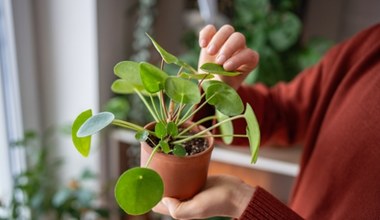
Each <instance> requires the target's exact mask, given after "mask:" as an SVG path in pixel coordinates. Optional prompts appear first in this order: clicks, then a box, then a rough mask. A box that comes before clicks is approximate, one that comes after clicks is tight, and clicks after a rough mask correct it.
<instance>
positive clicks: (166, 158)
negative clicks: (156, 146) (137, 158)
mask: <svg viewBox="0 0 380 220" xmlns="http://www.w3.org/2000/svg"><path fill="white" fill-rule="evenodd" d="M189 124H190V123H185V124H184V127H187V126H189ZM154 125H155V123H150V124H148V125H147V126H145V128H147V129H149V128H153V126H154ZM203 129H204V128H203V127H201V126H199V127H194V131H200V130H203ZM207 141H208V145H209V147H208V148H207V149H206V150H205V151H203V152H201V153H198V154H195V155H191V156H185V157H177V156H174V155H168V154H164V153H156V154H155V155H154V156H153V159H152V161H151V162H150V164H149V168H151V169H153V170H155V171H156V172H157V173H159V174H160V176H161V178H162V179H163V181H164V196H166V197H173V198H177V199H180V200H186V199H189V198H192V197H193V196H194V195H195V194H197V193H198V192H199V191H200V190H201V189H202V188H203V186H204V185H205V183H206V180H207V173H208V167H209V163H210V158H211V152H212V149H213V148H214V139H213V138H212V137H209V138H207ZM152 151H153V148H151V147H150V146H149V145H148V144H147V143H146V142H143V143H141V166H145V164H146V162H147V160H148V158H149V156H150V154H151V153H152Z"/></svg>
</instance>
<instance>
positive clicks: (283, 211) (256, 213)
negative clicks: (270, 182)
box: [239, 187, 302, 220]
mask: <svg viewBox="0 0 380 220" xmlns="http://www.w3.org/2000/svg"><path fill="white" fill-rule="evenodd" d="M255 219H260V220H262V219H266V220H271V219H273V220H275V219H287V220H298V219H302V218H301V217H300V216H299V215H297V213H295V212H292V211H291V210H289V208H288V207H287V206H286V205H285V204H283V203H282V202H280V201H279V200H277V199H276V198H275V197H274V196H272V195H271V194H270V193H268V192H267V191H265V190H264V189H263V188H261V187H257V188H256V191H255V193H254V196H253V197H252V199H251V201H250V202H249V204H248V206H247V208H246V210H245V211H244V213H243V214H242V215H241V216H240V218H239V220H255Z"/></svg>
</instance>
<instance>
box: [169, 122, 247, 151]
mask: <svg viewBox="0 0 380 220" xmlns="http://www.w3.org/2000/svg"><path fill="white" fill-rule="evenodd" d="M238 118H244V115H236V116H234V117H231V118H227V119H225V120H223V121H221V122H219V123H216V124H214V125H213V126H211V127H209V128H206V129H205V130H202V131H200V132H198V133H196V134H194V135H192V136H189V137H187V138H184V139H181V140H177V141H173V144H180V143H183V142H186V141H189V140H191V139H194V138H196V137H199V136H201V135H202V134H204V133H206V132H208V131H211V130H212V129H214V128H217V127H219V126H220V125H221V124H223V123H226V122H228V121H232V120H235V119H238ZM196 124H199V122H196Z"/></svg>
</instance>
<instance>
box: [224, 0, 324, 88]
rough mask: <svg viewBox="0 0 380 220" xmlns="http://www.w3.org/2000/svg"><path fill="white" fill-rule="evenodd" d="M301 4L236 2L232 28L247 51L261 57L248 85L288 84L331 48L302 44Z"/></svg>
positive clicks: (319, 43) (294, 0)
mask: <svg viewBox="0 0 380 220" xmlns="http://www.w3.org/2000/svg"><path fill="white" fill-rule="evenodd" d="M300 4H301V2H300V1H299V0H282V1H278V0H271V1H270V0H235V1H234V4H233V10H234V15H233V17H232V19H231V22H232V25H233V26H234V27H235V28H236V30H237V31H239V32H241V33H243V34H244V35H245V37H246V40H247V45H248V47H250V48H252V49H255V50H256V51H257V52H258V53H259V54H260V63H259V66H258V68H257V69H256V70H255V71H254V72H252V73H251V75H250V76H249V77H248V78H247V82H248V83H255V82H263V83H265V84H267V85H269V86H271V85H274V84H275V83H277V82H278V81H289V80H291V79H292V78H293V77H294V76H296V75H297V74H298V73H299V72H300V71H302V70H303V69H305V68H306V67H309V66H311V65H313V64H314V63H316V62H317V61H318V60H319V59H320V57H321V56H322V55H323V53H324V52H325V51H326V50H327V49H328V48H329V47H330V46H331V45H332V42H331V41H328V40H322V39H319V40H318V41H315V40H311V41H308V42H302V41H301V34H302V21H301V20H300V18H299V16H298V15H297V12H298V11H299V9H300Z"/></svg>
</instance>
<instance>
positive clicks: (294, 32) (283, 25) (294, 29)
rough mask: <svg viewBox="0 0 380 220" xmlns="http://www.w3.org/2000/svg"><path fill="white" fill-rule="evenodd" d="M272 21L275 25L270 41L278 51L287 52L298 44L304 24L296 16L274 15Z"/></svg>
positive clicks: (291, 14)
mask: <svg viewBox="0 0 380 220" xmlns="http://www.w3.org/2000/svg"><path fill="white" fill-rule="evenodd" d="M270 20H273V23H274V25H272V26H271V28H270V31H269V41H270V43H271V44H272V45H273V47H274V48H275V49H276V50H277V51H280V52H281V51H285V50H287V49H289V48H290V47H291V46H292V45H294V44H295V43H296V42H297V40H298V38H299V36H300V33H301V25H302V24H301V21H300V20H299V18H298V17H297V16H296V15H295V14H293V13H291V12H284V13H274V14H273V15H272V16H271V18H270Z"/></svg>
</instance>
